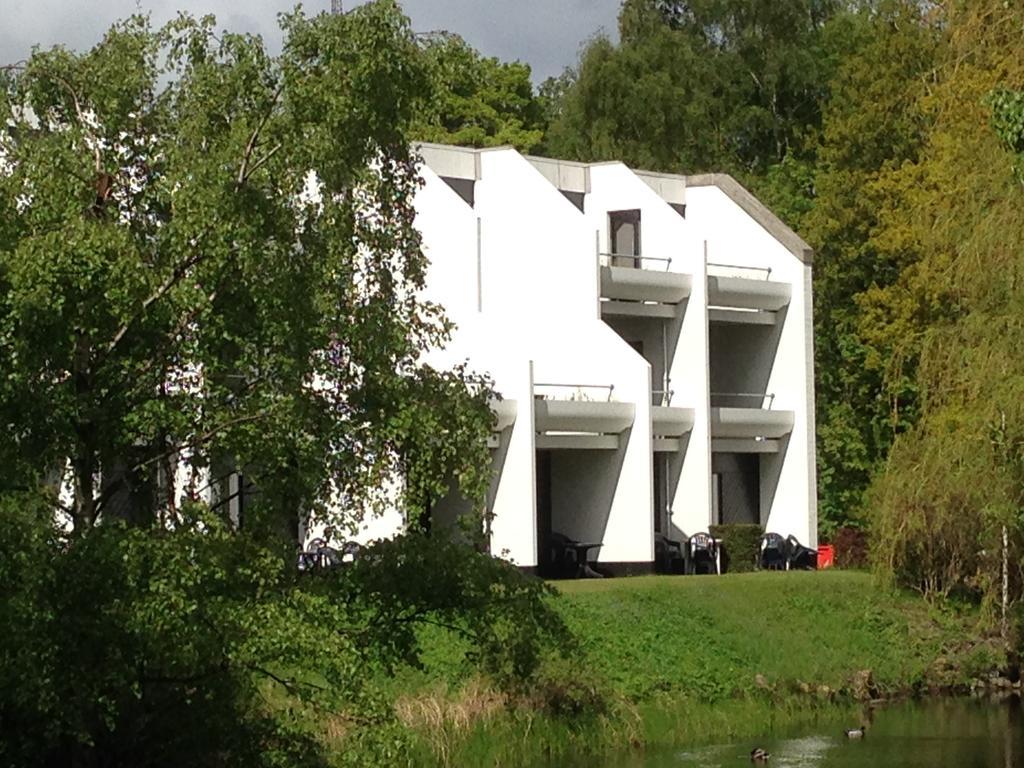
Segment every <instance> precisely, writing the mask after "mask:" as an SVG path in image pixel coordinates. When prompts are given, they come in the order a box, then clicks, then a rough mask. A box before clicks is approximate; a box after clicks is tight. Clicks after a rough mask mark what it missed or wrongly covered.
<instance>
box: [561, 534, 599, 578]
mask: <svg viewBox="0 0 1024 768" xmlns="http://www.w3.org/2000/svg"><path fill="white" fill-rule="evenodd" d="M602 546H603V543H602V542H579V541H576V540H575V539H570V538H569V537H568V536H566V535H565V534H563V533H557V532H554V531H553V532H552V533H551V536H550V539H549V550H550V553H551V561H550V562H551V564H552V566H553V568H554V571H555V575H556V576H560V577H562V578H577V579H579V578H591V579H600V578H603V577H602V575H601V574H600V573H598V572H597V571H595V570H594V569H593V568H592V567H591V566H590V551H591V550H596V549H600V548H601V547H602Z"/></svg>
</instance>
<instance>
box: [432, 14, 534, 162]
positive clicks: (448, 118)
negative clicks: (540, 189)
mask: <svg viewBox="0 0 1024 768" xmlns="http://www.w3.org/2000/svg"><path fill="white" fill-rule="evenodd" d="M423 58H424V63H425V66H426V69H427V72H428V74H429V77H430V79H431V82H432V85H433V89H434V91H433V95H432V98H431V99H430V100H429V101H428V102H426V103H425V104H424V105H423V109H422V112H421V113H420V114H419V116H418V119H417V123H416V127H415V130H414V135H415V137H416V138H417V139H420V140H422V141H434V142H439V143H442V144H456V145H460V146H470V147H494V146H501V145H511V146H513V147H515V148H516V149H519V150H521V151H523V152H528V151H530V150H532V149H533V148H534V147H536V146H537V145H538V144H539V143H540V141H541V138H542V137H543V135H544V130H543V118H544V115H543V108H542V106H541V102H540V101H539V100H538V98H537V96H536V95H535V94H534V90H533V84H532V83H531V82H530V67H529V66H527V65H526V64H522V63H520V62H518V61H516V62H501V61H498V59H496V58H493V57H491V58H489V57H485V56H481V55H480V54H479V53H478V52H477V51H476V50H474V49H473V48H472V47H470V46H469V45H468V44H467V43H466V41H465V40H463V39H462V38H461V37H459V36H458V35H454V34H449V33H439V34H436V35H433V36H430V37H428V38H427V40H426V42H425V44H424V45H423Z"/></svg>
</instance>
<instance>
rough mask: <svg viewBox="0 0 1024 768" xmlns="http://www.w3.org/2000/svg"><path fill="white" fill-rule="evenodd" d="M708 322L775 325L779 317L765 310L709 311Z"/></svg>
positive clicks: (717, 309)
mask: <svg viewBox="0 0 1024 768" xmlns="http://www.w3.org/2000/svg"><path fill="white" fill-rule="evenodd" d="M708 322H709V323H718V324H722V325H775V324H776V323H777V322H778V316H777V315H776V314H775V313H774V312H772V311H769V310H765V309H735V308H734V309H724V308H715V307H711V308H710V309H708Z"/></svg>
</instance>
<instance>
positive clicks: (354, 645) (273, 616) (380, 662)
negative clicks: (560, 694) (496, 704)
mask: <svg viewBox="0 0 1024 768" xmlns="http://www.w3.org/2000/svg"><path fill="white" fill-rule="evenodd" d="M282 26H283V28H284V32H285V42H284V46H283V50H282V52H281V54H280V55H279V56H276V57H271V56H269V55H268V54H267V53H266V51H265V50H264V48H263V45H262V42H261V41H260V40H259V39H258V38H255V37H252V36H247V35H238V34H233V33H227V32H226V33H218V34H215V32H214V21H213V19H212V18H204V19H201V20H196V19H193V18H191V17H188V16H181V17H179V18H178V19H177V20H175V21H173V22H171V23H170V24H168V25H167V26H166V27H164V28H163V29H160V30H152V29H151V28H150V27H149V25H148V22H147V20H145V19H143V18H132V19H129V20H127V21H125V22H122V23H120V24H118V25H116V26H115V27H114V28H112V29H111V30H110V31H109V32H108V34H107V35H106V37H105V38H104V39H103V41H102V42H101V43H99V44H98V45H97V46H96V47H95V48H93V49H92V50H90V51H87V52H85V53H82V54H77V53H72V52H70V51H67V50H65V49H63V48H55V49H53V50H49V51H36V52H35V53H33V55H32V56H31V58H30V59H29V60H28V61H27V62H26V63H25V64H23V65H18V66H16V67H14V68H12V69H9V70H5V72H4V76H3V78H2V81H0V369H2V370H3V376H2V377H0V423H2V424H3V425H4V430H3V436H2V437H0V523H2V524H0V618H2V619H3V620H4V626H5V628H6V627H7V626H8V625H10V627H11V628H12V629H11V631H9V632H8V631H6V629H5V631H4V633H2V635H0V685H2V688H3V690H2V691H0V721H2V722H3V723H4V731H5V734H4V740H3V742H2V744H0V763H3V764H4V765H8V764H10V765H43V764H46V765H52V764H58V763H59V764H73V765H219V766H220V765H257V766H258V765H321V764H324V763H325V760H326V758H325V743H324V742H325V735H324V729H323V728H322V727H321V723H322V720H323V719H325V718H330V719H332V721H333V722H334V723H335V726H336V727H335V730H336V731H337V733H335V736H334V737H332V739H331V742H332V748H333V750H334V752H335V753H336V755H334V756H333V757H332V762H336V763H339V764H355V763H362V764H371V765H378V764H383V763H391V762H394V761H395V760H396V759H398V758H399V757H400V755H401V754H402V752H403V749H404V747H406V746H407V738H406V736H405V735H403V732H402V730H401V728H400V727H399V725H398V722H397V720H396V719H395V715H394V711H393V708H392V706H391V701H389V696H388V693H389V692H388V691H387V690H386V689H385V688H384V687H382V686H380V684H379V683H380V679H381V676H382V675H387V674H388V673H389V672H390V671H391V670H394V669H397V668H399V667H402V666H409V665H415V664H417V663H418V660H419V651H420V646H419V641H418V639H417V638H418V633H417V631H416V630H417V628H418V627H421V626H423V625H424V624H428V623H431V622H433V623H443V624H445V625H446V626H449V627H451V628H453V631H458V632H459V633H460V634H461V635H462V636H463V637H464V639H465V642H466V644H467V646H466V648H467V650H466V653H467V654H468V656H467V660H466V663H467V664H468V665H470V666H471V667H473V668H474V669H476V670H477V671H478V672H479V673H480V674H486V675H488V676H489V677H490V679H491V680H492V681H493V684H495V685H500V686H503V687H512V686H517V685H518V686H526V685H528V682H527V681H528V680H529V679H531V677H532V676H533V675H534V673H535V671H536V669H537V667H538V665H539V663H540V662H539V661H538V659H539V658H540V657H541V656H542V654H543V653H544V652H546V651H547V649H548V648H549V647H550V646H551V645H556V646H565V647H568V639H567V638H566V636H565V633H564V627H563V626H562V624H561V622H560V621H559V620H558V618H557V617H556V616H554V615H553V614H552V613H551V611H550V608H549V607H548V605H547V602H546V595H547V592H546V591H545V589H544V588H543V586H542V585H540V584H539V583H538V582H536V581H533V580H530V579H527V578H526V577H524V576H523V575H522V574H520V573H519V572H518V571H516V570H515V569H513V568H512V567H511V566H508V565H506V564H502V563H499V562H497V561H495V560H492V559H491V558H490V557H488V556H486V555H483V554H480V553H479V552H477V551H476V550H474V549H472V548H471V547H470V546H468V545H467V544H465V543H457V542H448V541H444V540H442V539H440V538H436V537H435V538H433V539H430V540H424V539H422V538H418V537H410V538H406V539H401V540H399V541H395V542H391V543H388V544H382V545H380V546H379V547H378V548H371V549H370V550H368V552H367V555H366V559H365V562H360V563H359V564H358V565H357V566H355V567H351V568H348V569H346V570H344V571H343V572H339V573H331V574H324V575H322V577H320V575H319V574H318V575H315V576H308V575H307V576H304V577H300V576H299V574H297V572H296V570H295V564H294V557H295V552H294V550H295V545H296V540H295V528H296V525H297V522H298V520H299V517H300V515H312V516H315V517H317V518H318V519H320V520H322V521H324V522H328V523H331V524H333V525H334V526H335V530H339V529H340V530H342V531H344V530H345V529H346V528H347V527H349V526H352V525H353V524H355V523H356V522H357V521H358V519H359V516H360V515H361V513H362V512H363V511H364V510H368V509H373V508H374V507H375V506H376V505H379V504H380V503H382V502H383V501H385V500H387V499H386V498H385V497H386V496H387V495H388V493H389V492H390V490H391V489H393V488H394V486H395V482H396V480H397V479H398V478H405V479H406V480H407V481H408V482H407V483H406V484H405V486H404V487H405V490H406V491H407V492H408V495H409V498H408V502H409V508H410V509H411V510H413V511H415V510H416V509H417V505H420V506H421V505H422V504H423V503H424V499H425V498H429V496H430V495H432V494H435V495H436V494H437V493H438V491H439V490H440V489H441V488H444V489H446V490H447V489H448V484H449V482H454V483H455V484H456V485H457V486H458V490H459V492H460V493H462V494H463V495H464V496H465V497H466V498H468V499H469V500H470V502H471V503H479V502H481V500H482V499H483V496H484V491H485V489H486V484H487V482H488V479H489V478H488V472H489V457H488V452H487V448H486V441H485V437H486V435H487V434H488V433H489V432H490V428H491V423H492V419H493V416H492V414H491V411H490V409H489V407H488V400H489V398H490V392H489V388H488V383H487V381H486V380H484V379H482V378H480V377H477V376H475V375H473V374H472V373H471V372H469V371H467V370H465V369H464V368H456V369H453V370H450V371H438V370H434V369H432V368H430V367H427V366H426V365H424V364H423V363H422V357H423V353H424V351H425V350H427V349H432V348H437V347H438V346H440V345H442V344H443V343H444V342H445V341H446V339H447V337H448V333H449V331H450V325H449V323H448V321H447V320H446V319H445V318H444V316H443V315H442V313H441V311H440V308H438V307H436V306H433V305H430V304H426V303H423V302H422V301H421V300H420V299H419V298H418V294H419V291H420V289H421V288H422V287H423V282H424V275H425V271H426V266H427V264H426V260H425V257H424V255H423V253H422V252H421V249H420V239H419V234H418V233H417V231H416V230H415V228H414V227H413V220H414V215H415V212H414V210H413V206H412V205H411V200H412V197H413V195H414V193H415V191H416V189H417V187H418V184H419V179H418V178H417V175H416V162H415V157H414V155H413V153H412V152H411V150H410V147H409V136H410V132H411V131H412V126H413V122H414V120H415V119H416V116H418V115H420V114H422V103H421V102H422V99H423V98H424V96H425V95H426V94H427V93H428V92H429V86H430V73H429V71H428V68H427V66H426V65H425V62H424V56H423V52H422V51H421V50H420V48H419V47H418V44H417V42H416V40H415V39H414V37H413V35H412V33H411V31H410V29H409V25H408V20H407V19H406V18H405V17H404V16H403V15H402V14H401V13H400V12H399V11H398V9H397V6H396V5H395V4H394V3H393V2H390V1H389V0H377V1H375V2H370V3H366V4H364V5H361V6H360V7H359V8H357V9H356V10H354V11H352V12H351V13H347V14H344V15H329V14H323V15H321V16H318V17H316V18H307V17H305V16H304V15H302V13H301V12H298V11H296V12H294V13H292V14H288V15H285V16H283V17H282ZM239 470H240V471H242V472H243V473H244V475H245V476H246V477H247V478H248V479H249V480H250V482H252V481H254V482H255V489H256V492H254V493H253V494H252V497H251V498H250V499H247V503H246V505H245V513H244V517H243V519H241V520H239V519H234V520H232V519H229V514H228V501H230V500H231V497H230V495H229V494H228V493H227V490H226V488H225V486H226V485H227V482H226V478H227V477H229V476H230V475H232V474H233V473H235V472H238V471H239ZM61 488H63V489H65V490H68V491H70V494H69V495H70V496H71V499H70V503H65V502H66V501H67V500H66V499H64V498H58V493H57V491H58V489H61ZM210 498H212V499H213V501H212V502H211V504H212V506H209V505H207V504H205V503H201V501H200V500H201V499H210ZM390 501H392V502H393V501H394V499H390ZM56 520H59V521H60V522H61V523H62V524H64V527H61V528H57V527H56ZM479 524H480V520H479V518H477V519H476V520H475V527H476V535H480V530H479V529H480V525H479ZM335 758H336V759H335Z"/></svg>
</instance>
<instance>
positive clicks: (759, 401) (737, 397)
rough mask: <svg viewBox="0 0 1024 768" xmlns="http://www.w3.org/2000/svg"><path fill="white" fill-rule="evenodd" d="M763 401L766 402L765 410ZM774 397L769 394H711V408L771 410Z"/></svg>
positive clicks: (772, 394)
mask: <svg viewBox="0 0 1024 768" xmlns="http://www.w3.org/2000/svg"><path fill="white" fill-rule="evenodd" d="M765 401H767V402H768V406H767V408H765ZM774 404H775V395H774V393H771V392H712V393H711V407H712V408H758V409H766V410H769V411H770V410H771V409H772V406H773V405H774Z"/></svg>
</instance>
